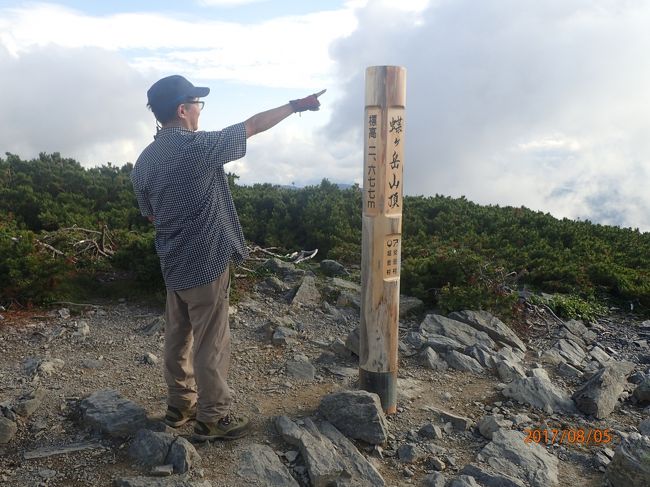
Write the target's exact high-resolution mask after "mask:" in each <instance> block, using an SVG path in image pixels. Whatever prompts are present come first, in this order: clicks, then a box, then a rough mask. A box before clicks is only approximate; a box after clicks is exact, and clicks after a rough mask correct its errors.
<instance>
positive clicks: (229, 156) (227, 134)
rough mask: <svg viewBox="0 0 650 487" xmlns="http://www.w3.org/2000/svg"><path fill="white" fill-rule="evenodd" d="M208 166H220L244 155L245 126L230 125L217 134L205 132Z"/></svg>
mask: <svg viewBox="0 0 650 487" xmlns="http://www.w3.org/2000/svg"><path fill="white" fill-rule="evenodd" d="M205 141H206V144H207V149H208V150H207V161H206V162H207V163H208V165H210V166H212V165H218V166H222V165H224V164H227V163H228V162H230V161H236V160H237V159H241V158H242V157H244V156H245V155H246V125H245V124H244V122H241V123H237V124H235V125H231V126H230V127H226V128H225V129H223V130H221V131H218V132H205Z"/></svg>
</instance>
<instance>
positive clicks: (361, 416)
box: [319, 391, 388, 445]
mask: <svg viewBox="0 0 650 487" xmlns="http://www.w3.org/2000/svg"><path fill="white" fill-rule="evenodd" d="M319 411H320V412H321V414H322V415H323V416H325V418H327V420H328V421H329V422H330V423H332V424H333V425H334V426H335V427H336V428H338V430H339V431H341V432H342V433H343V434H344V435H345V436H347V437H348V438H354V439H356V440H362V441H365V442H366V443H371V444H374V445H376V444H383V443H385V442H386V440H387V438H388V422H387V421H386V417H385V416H384V411H383V409H382V408H381V402H380V400H379V396H378V395H377V394H372V393H370V392H367V391H342V392H336V393H334V394H329V395H327V396H325V397H324V398H323V399H322V400H321V403H320V407H319Z"/></svg>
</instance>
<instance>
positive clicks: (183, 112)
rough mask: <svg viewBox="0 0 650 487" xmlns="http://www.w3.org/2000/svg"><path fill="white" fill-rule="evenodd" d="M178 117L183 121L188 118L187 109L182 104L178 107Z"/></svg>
mask: <svg viewBox="0 0 650 487" xmlns="http://www.w3.org/2000/svg"><path fill="white" fill-rule="evenodd" d="M176 116H177V117H178V118H180V119H181V120H182V119H184V118H186V117H187V109H186V107H185V104H184V103H181V104H180V105H178V107H176Z"/></svg>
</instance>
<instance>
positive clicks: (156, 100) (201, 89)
mask: <svg viewBox="0 0 650 487" xmlns="http://www.w3.org/2000/svg"><path fill="white" fill-rule="evenodd" d="M208 93H210V88H207V87H205V86H194V85H193V84H192V83H190V82H189V81H188V80H187V79H185V78H184V77H183V76H180V75H178V74H175V75H172V76H167V77H165V78H162V79H159V80H158V81H156V82H155V83H154V84H153V85H152V86H151V88H149V90H148V91H147V104H148V105H149V106H150V107H151V110H152V111H153V112H154V113H158V112H166V111H168V110H175V109H176V107H177V106H178V105H180V104H181V103H183V102H185V101H188V100H190V99H192V98H201V97H204V96H208Z"/></svg>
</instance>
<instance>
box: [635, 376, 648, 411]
mask: <svg viewBox="0 0 650 487" xmlns="http://www.w3.org/2000/svg"><path fill="white" fill-rule="evenodd" d="M633 395H634V398H635V399H636V400H637V401H638V403H639V404H640V405H642V406H644V405H646V404H649V403H650V377H646V378H645V379H644V380H643V382H641V383H640V384H639V385H638V386H636V388H635V389H634V392H633Z"/></svg>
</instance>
